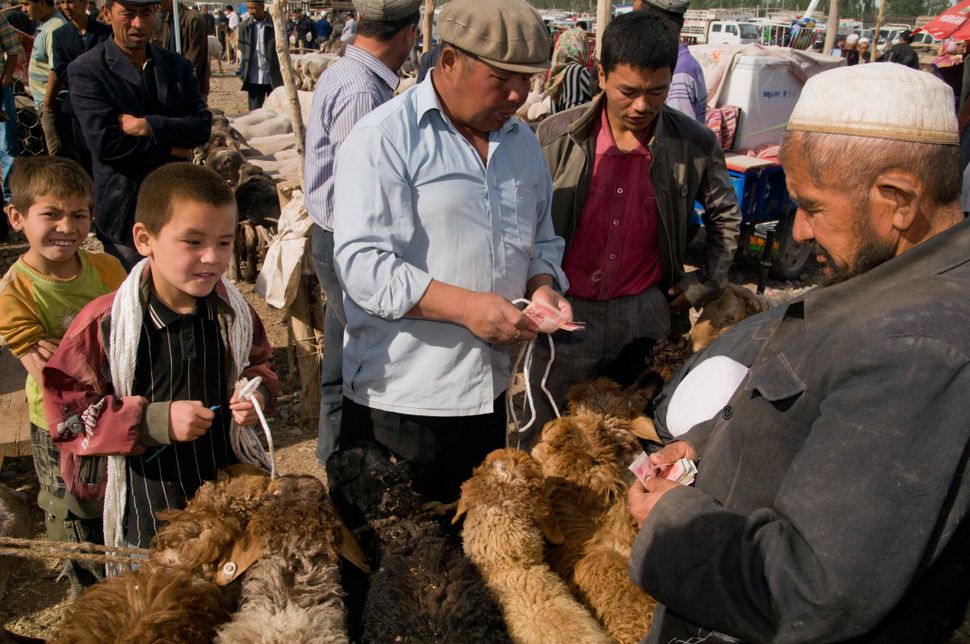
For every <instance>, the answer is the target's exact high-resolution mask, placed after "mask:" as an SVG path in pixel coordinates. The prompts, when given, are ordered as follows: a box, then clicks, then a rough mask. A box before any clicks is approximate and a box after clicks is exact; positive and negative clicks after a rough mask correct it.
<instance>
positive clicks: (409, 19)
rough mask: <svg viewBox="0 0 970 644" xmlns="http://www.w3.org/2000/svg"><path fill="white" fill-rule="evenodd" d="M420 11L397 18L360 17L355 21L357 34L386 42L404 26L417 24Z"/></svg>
mask: <svg viewBox="0 0 970 644" xmlns="http://www.w3.org/2000/svg"><path fill="white" fill-rule="evenodd" d="M420 19H421V13H420V12H417V11H415V12H414V13H412V14H411V15H410V16H405V17H403V18H400V19H398V20H387V21H384V20H367V19H366V18H361V19H360V20H358V21H357V35H358V36H363V37H364V38H374V39H376V40H379V41H381V42H387V41H388V40H390V39H391V38H393V37H394V36H396V35H398V33H400V31H401V30H402V29H404V28H405V27H410V26H411V25H416V24H418V20H420Z"/></svg>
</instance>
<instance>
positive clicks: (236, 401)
mask: <svg viewBox="0 0 970 644" xmlns="http://www.w3.org/2000/svg"><path fill="white" fill-rule="evenodd" d="M253 397H254V398H255V399H256V400H257V401H258V402H259V408H260V409H265V408H266V401H264V400H263V394H262V393H260V392H259V391H255V392H254V393H253ZM229 410H230V411H231V412H232V419H233V420H234V421H236V424H237V425H255V424H256V423H258V422H259V416H258V415H257V414H256V408H255V407H254V406H253V401H251V400H243V399H241V398H240V397H239V390H238V389H237V390H236V391H234V392H233V394H232V399H231V400H230V401H229Z"/></svg>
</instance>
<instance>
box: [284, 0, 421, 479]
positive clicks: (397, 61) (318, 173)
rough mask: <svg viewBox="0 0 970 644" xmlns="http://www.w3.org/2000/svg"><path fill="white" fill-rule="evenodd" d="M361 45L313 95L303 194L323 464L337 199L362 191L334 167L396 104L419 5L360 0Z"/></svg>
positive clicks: (332, 398) (414, 0) (334, 423)
mask: <svg viewBox="0 0 970 644" xmlns="http://www.w3.org/2000/svg"><path fill="white" fill-rule="evenodd" d="M354 6H355V8H356V9H357V13H358V14H359V15H360V24H359V25H358V27H357V37H356V40H355V41H354V43H353V44H352V45H348V46H347V49H346V51H345V53H344V55H343V57H342V58H341V59H340V60H338V61H337V62H335V63H334V64H333V65H331V66H330V67H328V68H327V69H326V71H324V72H323V74H322V75H321V76H320V80H319V81H318V82H317V87H316V90H315V91H314V93H313V107H312V108H311V109H310V120H309V126H308V127H307V135H306V164H305V168H304V171H303V190H304V193H305V195H306V209H307V212H308V213H309V214H310V217H311V218H312V219H313V221H314V223H315V224H316V225H315V226H314V227H313V240H312V249H313V265H314V268H315V269H316V273H317V277H318V278H319V280H320V285H321V286H322V287H323V292H324V293H325V294H326V296H327V302H326V309H325V311H324V316H323V319H324V322H323V329H324V337H325V341H326V346H325V347H324V349H323V363H322V366H321V374H320V427H319V435H318V438H317V459H318V460H319V461H320V463H321V464H325V463H326V460H327V457H328V456H329V455H330V453H331V452H332V451H333V450H334V447H335V446H336V444H337V439H338V438H339V437H340V408H341V406H342V405H343V395H344V394H343V374H342V370H343V338H344V326H345V325H346V324H347V318H346V316H345V315H344V306H343V290H342V289H341V288H340V282H339V281H338V280H337V274H336V272H335V271H334V267H333V195H334V192H335V191H338V190H359V189H360V186H359V184H358V183H357V182H356V181H355V182H353V183H350V184H346V185H342V186H337V185H335V184H334V176H333V162H334V157H335V156H336V154H337V150H338V149H339V148H340V145H341V144H342V143H343V141H344V139H345V138H347V135H348V134H350V130H351V128H353V127H354V125H355V124H356V123H357V121H359V120H360V119H362V118H363V117H364V116H365V115H366V114H367V113H368V112H370V111H371V110H373V109H374V108H375V107H377V106H379V105H382V104H384V103H386V102H387V101H389V100H391V98H392V97H393V96H394V90H395V89H397V84H398V80H399V77H398V75H397V70H398V69H399V68H400V67H401V65H402V64H404V61H405V60H406V59H407V57H408V54H409V53H410V52H411V49H412V48H413V47H414V42H415V39H416V38H417V33H418V19H419V17H420V13H419V11H420V7H421V0H357V3H356V4H355V5H354Z"/></svg>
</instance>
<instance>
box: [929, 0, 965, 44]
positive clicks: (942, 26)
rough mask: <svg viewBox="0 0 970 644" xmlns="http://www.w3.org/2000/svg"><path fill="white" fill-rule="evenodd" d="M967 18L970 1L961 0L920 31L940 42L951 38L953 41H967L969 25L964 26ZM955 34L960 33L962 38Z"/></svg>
mask: <svg viewBox="0 0 970 644" xmlns="http://www.w3.org/2000/svg"><path fill="white" fill-rule="evenodd" d="M968 18H970V0H963V1H962V2H958V3H957V4H955V5H953V6H952V7H950V8H949V9H947V10H946V11H944V12H943V13H941V14H940V15H938V16H937V17H936V18H933V20H931V21H930V22H928V23H926V24H925V25H923V27H922V30H923V31H926V32H928V33H930V34H931V35H932V36H933V37H934V38H939V39H940V40H943V39H945V38H950V37H951V36H952V37H953V38H954V40H968V39H970V25H967V24H965V23H966V22H967V19H968ZM957 32H962V34H963V35H962V37H961V36H960V35H959V34H958V33H957Z"/></svg>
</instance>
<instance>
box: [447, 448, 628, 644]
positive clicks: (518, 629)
mask: <svg viewBox="0 0 970 644" xmlns="http://www.w3.org/2000/svg"><path fill="white" fill-rule="evenodd" d="M543 488H544V482H543V477H542V471H541V469H540V468H539V465H538V463H536V462H535V461H534V460H533V459H532V458H531V457H530V456H529V455H528V454H526V453H525V452H522V451H519V450H514V449H502V450H496V451H494V452H492V453H491V454H489V455H488V456H487V457H486V458H485V462H484V463H483V464H482V465H480V466H479V467H477V468H476V469H475V471H474V472H473V474H472V477H471V478H470V479H469V480H467V481H465V483H464V484H463V485H462V488H461V499H460V500H459V502H458V512H457V514H456V515H455V520H456V521H457V520H458V519H459V518H460V517H461V516H462V515H464V516H465V523H464V526H463V528H462V540H463V543H464V549H465V554H467V555H468V557H469V558H470V559H471V560H472V561H473V562H474V563H475V565H476V566H478V568H479V570H480V571H481V573H482V577H484V579H485V583H486V584H487V585H488V587H489V588H491V589H492V590H494V591H495V593H496V594H497V595H498V597H499V602H500V603H501V605H502V609H503V611H504V613H505V621H506V624H507V625H508V627H509V633H510V634H511V636H512V639H513V640H514V641H516V642H520V643H522V644H530V643H533V642H534V643H536V644H539V643H543V644H550V643H555V642H562V643H563V644H566V643H570V644H571V643H572V642H587V643H590V642H609V641H610V640H609V637H607V635H606V633H604V632H603V630H602V629H601V628H600V625H599V624H598V623H597V622H596V620H595V619H593V616H592V615H590V614H589V612H588V611H587V610H586V609H585V608H583V607H582V606H581V605H580V604H579V602H577V601H576V600H575V598H573V596H572V595H571V594H570V592H569V589H568V588H567V587H566V584H565V583H564V582H563V580H562V579H561V578H560V577H558V576H557V575H556V574H554V573H553V572H552V571H551V570H550V569H549V566H547V565H546V563H545V561H544V560H543V546H544V544H545V539H548V540H549V541H550V542H552V543H562V539H563V536H562V533H561V532H560V530H559V526H558V525H557V523H556V517H555V515H554V514H553V510H552V506H551V505H550V504H549V501H548V499H547V498H546V496H545V492H544V489H543ZM544 537H545V538H544Z"/></svg>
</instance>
